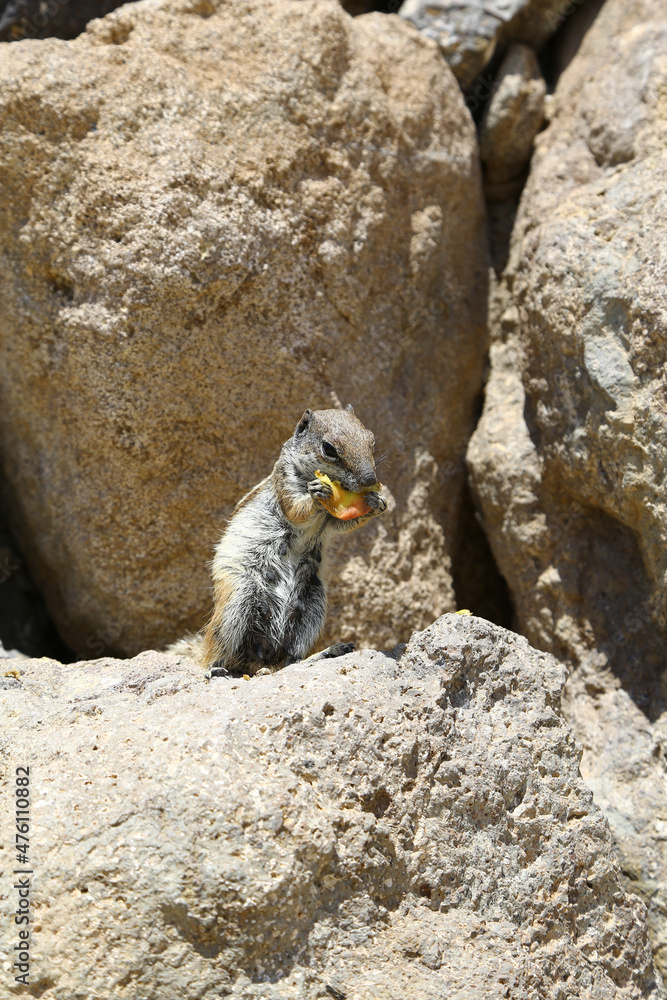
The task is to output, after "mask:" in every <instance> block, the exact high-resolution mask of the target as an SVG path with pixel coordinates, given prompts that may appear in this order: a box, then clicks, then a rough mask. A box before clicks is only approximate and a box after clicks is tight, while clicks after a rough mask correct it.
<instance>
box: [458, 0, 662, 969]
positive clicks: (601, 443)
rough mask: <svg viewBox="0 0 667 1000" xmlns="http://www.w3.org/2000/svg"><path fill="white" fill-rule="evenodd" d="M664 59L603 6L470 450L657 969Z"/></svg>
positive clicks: (537, 173)
mask: <svg viewBox="0 0 667 1000" xmlns="http://www.w3.org/2000/svg"><path fill="white" fill-rule="evenodd" d="M666 49H667V11H666V9H665V5H664V3H663V2H660V0H642V2H640V3H634V2H631V0H609V2H608V3H606V4H605V5H604V7H603V8H602V10H601V12H600V13H599V15H598V17H597V19H596V20H595V22H594V24H593V26H592V28H591V30H590V32H589V33H588V34H587V35H586V36H585V38H584V40H583V43H582V46H581V48H580V50H579V52H578V53H577V55H576V56H575V57H574V59H573V60H572V62H571V63H570V65H569V67H568V68H567V70H566V71H565V73H564V74H563V76H562V78H561V80H560V82H559V85H558V88H557V90H556V93H555V97H554V105H553V118H552V121H551V124H550V126H549V128H548V129H547V130H546V131H544V132H542V133H541V134H540V135H539V136H538V137H537V140H536V143H535V151H534V153H533V158H532V162H531V171H530V176H529V179H528V183H527V186H526V188H525V190H524V193H523V196H522V200H521V205H520V210H519V215H518V218H517V222H516V226H515V229H514V233H513V236H512V245H511V250H510V259H509V263H508V266H507V269H506V272H505V275H504V278H503V281H502V282H501V285H500V287H499V289H498V293H497V295H496V296H495V298H494V304H493V311H494V315H495V337H496V341H497V342H496V344H495V346H494V348H493V350H492V365H491V378H490V381H489V384H488V386H487V393H486V404H485V409H484V413H483V416H482V420H481V422H480V425H479V427H478V429H477V431H476V434H475V437H474V439H473V441H472V443H471V446H470V448H469V451H468V463H469V467H470V470H471V475H472V480H473V485H474V489H475V491H476V495H477V498H478V502H479V504H480V507H481V510H482V513H483V518H484V524H485V528H486V531H487V533H488V535H489V537H490V540H491V544H492V547H493V550H494V553H495V556H496V559H497V561H498V563H499V566H500V569H501V571H502V573H503V575H504V576H505V578H506V580H507V581H508V583H509V586H510V589H511V591H512V594H513V596H514V599H515V605H516V609H517V621H518V626H519V628H520V629H521V631H522V632H524V633H525V634H526V635H527V636H528V637H529V639H530V640H531V642H532V643H533V644H534V645H536V646H538V647H539V648H542V649H548V650H550V651H551V652H553V653H555V654H556V655H557V656H558V657H559V658H562V659H563V660H567V661H568V662H569V663H570V664H572V665H573V667H574V668H575V670H574V673H573V678H572V681H571V682H570V683H571V694H570V696H569V697H568V698H567V700H566V708H567V713H568V717H569V719H570V720H571V722H572V725H573V726H574V728H575V731H576V732H577V734H578V735H579V737H580V738H581V739H582V741H583V742H584V744H585V746H586V748H587V749H586V756H585V758H584V760H585V773H586V775H587V777H588V779H589V780H590V782H591V784H592V786H593V787H594V788H595V789H596V790H597V791H598V793H599V794H600V796H601V799H600V801H601V802H603V804H604V807H605V809H606V811H607V815H608V817H609V821H610V823H611V826H612V829H613V831H614V836H615V838H616V841H617V843H618V845H619V850H620V851H621V856H622V857H624V858H626V859H627V858H629V857H630V856H632V858H633V859H634V860H632V861H631V862H628V870H629V871H635V872H639V874H638V875H637V877H636V883H633V884H636V886H637V887H638V888H642V891H644V894H645V898H646V899H647V900H648V901H649V903H650V906H651V921H652V926H653V927H654V929H655V935H654V941H655V947H656V949H657V952H656V957H657V960H658V963H659V966H660V968H661V969H662V971H663V973H667V950H666V949H665V947H664V942H665V940H666V939H667V909H666V907H665V904H664V898H665V894H666V892H667V850H665V844H664V841H663V840H662V834H661V832H660V830H661V829H662V828H661V827H656V826H655V825H654V821H655V820H656V817H657V818H658V820H659V822H662V821H663V819H662V817H664V816H667V812H666V811H665V795H666V787H665V774H666V771H665V763H664V760H663V755H662V753H661V752H660V751H659V750H658V749H656V748H658V747H659V746H661V745H662V741H663V739H664V733H665V731H666V730H667V715H666V714H665V711H666V708H667V671H666V669H665V649H666V648H667V645H666V644H667V544H666V540H667V505H666V504H665V488H664V470H665V467H666V465H667V423H666V421H665V412H666V406H665V397H666V393H665V359H666V358H667V294H666V292H665V289H666V288H667V259H666V257H665V242H666V240H667V228H666V223H665V219H667V201H666V198H665V176H666V175H667V113H666V111H665V100H664V94H665V92H667V62H666V60H665V51H666ZM593 721H594V726H593V728H592V729H591V726H592V725H593ZM629 746H636V748H637V749H636V750H635V751H632V753H631V756H632V757H633V759H634V760H635V763H634V764H633V765H632V766H631V765H630V763H629V758H628V753H629V751H628V747H629ZM651 748H653V749H651ZM638 776H639V777H638ZM639 789H641V790H642V792H641V794H640V793H639ZM649 789H651V791H650V792H649ZM624 865H625V862H624Z"/></svg>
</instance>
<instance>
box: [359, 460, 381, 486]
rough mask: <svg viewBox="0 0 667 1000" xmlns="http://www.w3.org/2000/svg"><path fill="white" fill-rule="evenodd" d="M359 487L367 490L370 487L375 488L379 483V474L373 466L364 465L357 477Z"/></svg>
mask: <svg viewBox="0 0 667 1000" xmlns="http://www.w3.org/2000/svg"><path fill="white" fill-rule="evenodd" d="M357 479H358V480H359V486H360V487H361V489H362V490H365V489H366V488H367V487H368V486H373V485H374V484H375V483H376V482H377V474H376V472H375V469H374V468H373V466H372V465H368V464H367V465H362V467H361V468H360V470H359V475H358V476H357Z"/></svg>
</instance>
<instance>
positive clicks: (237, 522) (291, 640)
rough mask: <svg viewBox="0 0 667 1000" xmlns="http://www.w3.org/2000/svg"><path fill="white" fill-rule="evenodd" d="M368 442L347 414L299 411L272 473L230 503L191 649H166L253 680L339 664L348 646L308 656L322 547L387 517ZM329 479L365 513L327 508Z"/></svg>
mask: <svg viewBox="0 0 667 1000" xmlns="http://www.w3.org/2000/svg"><path fill="white" fill-rule="evenodd" d="M374 446H375V438H374V437H373V434H372V433H371V432H370V431H369V430H367V429H366V428H365V427H364V425H363V424H362V422H361V421H360V420H359V419H358V417H356V416H355V414H354V410H353V408H352V406H347V407H346V408H345V409H344V410H342V409H341V410H306V411H305V413H304V414H303V416H302V417H301V419H300V420H299V423H298V424H297V426H296V429H295V431H294V434H293V435H292V437H291V438H290V439H289V440H288V441H286V442H285V444H284V445H283V447H282V449H281V452H280V457H279V458H278V461H277V462H276V464H275V465H274V467H273V471H272V472H271V474H270V475H269V476H267V478H266V479H263V480H262V481H261V482H260V483H258V484H257V486H255V488H254V489H252V490H250V492H249V493H247V494H246V495H245V496H244V497H243V498H242V499H241V500H240V501H239V502H238V503H237V505H236V507H235V508H234V511H233V512H232V515H231V517H230V519H229V521H228V523H227V527H226V529H225V531H224V532H223V534H222V537H221V539H220V541H219V543H218V545H217V547H216V550H215V556H214V559H213V566H212V571H213V572H212V576H213V593H214V606H213V612H212V615H211V617H210V620H209V622H208V624H207V625H206V626H205V628H204V629H203V631H202V632H200V633H199V634H198V635H197V636H195V637H194V641H193V640H192V639H191V640H188V639H185V640H181V642H180V643H175V644H174V645H173V646H172V647H170V650H171V651H172V652H180V651H183V650H184V649H185V650H187V651H189V652H192V650H193V648H194V651H195V655H196V657H197V659H199V660H200V661H201V662H202V663H203V665H204V666H205V667H206V668H207V670H208V673H207V676H209V677H216V676H225V675H227V674H248V675H250V674H253V673H256V672H257V671H258V670H260V669H262V668H264V667H266V668H269V667H278V666H286V665H287V664H289V663H294V662H296V661H299V660H304V659H305V658H308V662H313V661H315V660H318V659H322V658H325V657H334V656H341V655H343V654H344V653H348V652H351V651H352V650H353V649H354V645H353V644H352V643H336V644H334V645H333V646H329V647H328V648H326V649H324V650H322V651H321V652H319V653H315V654H314V655H312V656H310V657H309V656H308V654H309V653H310V651H311V650H312V648H313V647H314V646H315V644H316V643H317V640H318V639H319V637H320V634H321V632H322V629H323V628H324V622H325V618H326V608H327V599H326V571H327V553H328V548H329V544H330V542H331V540H332V538H333V536H334V535H336V534H338V533H340V532H349V531H355V530H356V529H357V528H359V527H361V525H362V524H365V523H366V521H368V520H370V519H371V518H373V517H376V516H377V515H379V514H382V513H384V511H385V510H386V509H387V501H386V499H385V498H384V497H383V496H382V495H381V494H380V493H378V492H376V491H368V488H369V487H370V486H374V485H375V484H376V472H375V461H374V457H373V449H374ZM320 470H322V472H323V473H324V475H325V476H326V477H328V478H329V479H330V480H331V481H333V482H335V483H338V484H340V486H341V487H342V488H343V489H345V490H349V491H351V492H353V493H360V492H362V491H368V492H364V494H363V499H364V501H366V505H367V507H370V511H369V512H368V513H366V514H362V515H361V516H358V517H356V518H354V519H351V520H340V519H339V518H336V517H334V516H333V515H332V514H331V513H329V511H328V510H327V509H326V507H325V506H324V503H325V502H326V501H327V500H330V498H331V497H332V495H333V489H332V487H331V485H330V484H329V482H326V481H323V480H322V479H321V478H318V476H317V475H316V473H317V474H318V475H322V473H320Z"/></svg>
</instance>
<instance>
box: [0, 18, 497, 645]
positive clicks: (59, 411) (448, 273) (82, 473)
mask: <svg viewBox="0 0 667 1000" xmlns="http://www.w3.org/2000/svg"><path fill="white" fill-rule="evenodd" d="M0 53H1V55H0V184H1V189H2V191H3V197H2V200H1V201H0V263H1V267H0V282H1V286H2V297H3V308H2V313H1V315H0V394H1V396H2V407H1V408H0V452H1V454H2V462H3V466H4V473H5V476H6V480H7V484H8V485H7V494H8V496H7V506H8V509H9V512H10V514H11V524H12V528H13V531H14V533H15V536H16V538H17V540H18V542H19V544H20V547H21V550H22V552H23V553H24V555H25V558H26V560H27V563H28V566H29V569H30V571H31V574H32V576H33V578H34V579H35V581H36V582H37V583H38V584H39V586H40V587H41V588H42V589H43V591H44V593H45V594H46V598H47V602H48V606H49V609H50V611H51V614H52V615H53V618H54V620H55V621H56V623H57V625H58V627H59V629H60V631H61V633H62V635H63V637H64V638H65V639H66V641H67V642H68V643H69V645H70V646H71V647H72V648H74V649H75V650H76V651H77V652H78V653H79V654H82V655H84V656H88V657H90V656H91V654H95V653H97V654H98V655H99V652H100V644H101V645H102V646H103V647H104V650H105V651H106V652H107V653H111V652H120V653H123V654H129V653H136V652H138V651H139V650H141V649H145V648H151V647H159V646H161V645H163V644H165V643H166V642H168V641H170V640H172V639H174V638H177V637H178V636H179V635H180V634H182V632H183V631H184V630H185V629H187V628H197V627H199V626H200V625H201V623H202V621H203V619H204V617H205V616H206V614H207V613H208V610H209V601H210V597H209V571H208V567H207V564H208V561H209V559H210V557H211V555H212V549H213V546H214V544H215V542H216V540H217V538H218V537H219V533H220V531H221V529H222V527H223V525H224V519H225V517H226V516H228V514H229V513H230V512H231V510H232V508H233V505H234V504H235V503H236V501H237V500H238V499H239V498H240V497H241V496H243V494H244V493H245V492H246V491H247V490H248V489H249V488H251V487H252V486H254V485H255V484H256V483H257V482H259V480H260V479H262V478H263V477H264V476H265V475H267V473H268V472H269V471H270V469H271V467H272V465H273V462H274V461H275V460H276V458H277V456H278V452H279V449H280V446H281V445H282V443H283V442H284V441H285V440H286V439H287V438H288V437H289V436H290V435H291V433H292V432H293V430H294V427H295V425H296V422H297V421H298V419H299V418H300V416H301V414H302V413H303V410H304V409H305V408H306V406H310V407H313V408H319V407H326V406H331V403H332V398H333V397H332V394H337V396H338V398H339V399H340V401H341V402H342V404H343V405H345V404H347V403H348V402H351V403H353V404H354V406H355V408H356V412H357V414H358V415H359V416H360V417H361V418H362V420H363V421H364V422H365V423H366V425H367V426H369V427H370V428H371V429H372V430H373V431H374V433H375V435H376V438H377V441H378V452H384V451H387V452H388V453H389V458H390V463H389V464H387V465H386V466H385V467H383V466H380V467H379V473H380V478H381V479H382V480H384V481H385V483H386V484H387V487H388V492H389V494H390V499H391V504H390V510H389V511H388V513H387V515H385V517H384V518H383V519H382V523H381V524H378V525H373V526H371V527H368V528H366V529H364V530H363V531H361V532H359V534H358V536H355V537H354V538H353V539H351V540H350V541H349V543H347V542H346V543H345V544H341V545H340V546H339V553H340V555H339V559H338V562H337V564H336V567H335V570H334V574H333V575H334V580H335V583H334V589H333V594H332V619H333V620H334V621H335V625H336V634H337V636H338V637H339V638H345V639H351V640H353V641H357V642H364V643H366V644H373V645H383V646H389V647H390V646H392V645H393V644H394V642H395V641H396V640H397V639H399V638H403V639H404V638H406V637H407V636H408V635H409V634H410V631H411V629H412V628H413V627H414V626H415V625H417V626H420V625H424V624H426V623H428V622H429V621H430V620H432V619H433V617H434V616H436V615H438V614H440V613H442V611H444V610H447V609H448V608H453V607H454V596H453V592H452V586H451V576H450V571H449V552H450V542H451V538H452V535H453V533H454V530H455V522H456V514H457V506H458V502H459V496H460V492H461V484H462V481H463V460H462V459H463V450H464V449H462V448H461V442H462V441H463V442H466V441H467V438H468V437H469V434H470V432H471V431H472V428H473V426H474V416H475V407H476V396H477V395H478V393H479V391H480V387H481V379H482V367H483V363H484V354H485V349H486V348H485V345H486V324H485V310H486V302H485V300H486V248H485V219H484V208H483V198H482V194H481V184H480V172H479V164H478V159H477V149H476V140H475V132H474V127H473V124H472V122H471V120H470V116H469V113H468V112H467V110H466V108H465V105H464V103H463V99H462V97H461V94H460V90H459V87H458V86H457V84H456V81H455V79H454V77H453V76H452V74H451V72H450V71H449V69H448V68H447V66H446V65H444V63H443V60H442V58H441V56H440V53H439V51H438V49H437V46H436V45H435V44H434V43H433V42H432V41H430V40H429V39H427V38H424V37H423V36H422V35H420V34H419V32H417V31H416V30H415V29H414V28H413V27H412V26H411V25H409V24H408V23H407V22H405V21H404V20H403V19H401V18H398V17H395V16H394V17H387V16H385V15H380V14H371V15H368V16H366V17H361V18H357V19H352V18H351V17H350V16H349V15H348V14H346V13H345V12H344V11H343V10H342V8H341V7H340V6H339V5H338V4H336V3H334V2H333V0H305V2H298V0H284V2H282V0H281V3H271V2H268V0H231V2H225V3H223V2H219V3H218V2H214V0H165V2H148V0H147V2H144V3H138V4H128V5H126V6H124V7H123V8H122V9H119V10H117V11H116V12H114V13H113V14H111V15H109V16H108V17H107V18H104V19H102V20H98V21H95V22H93V23H92V24H91V25H89V27H88V30H87V31H86V33H85V34H83V35H81V36H80V37H78V38H76V39H75V40H73V41H70V42H63V41H57V40H53V39H48V40H46V41H41V42H36V41H22V42H16V43H12V44H11V45H6V46H5V47H3V48H1V49H0ZM452 466H453V467H454V471H453V472H451V473H450V472H449V471H447V473H446V474H445V475H444V476H443V475H441V469H442V468H445V469H447V470H449V469H450V467H452Z"/></svg>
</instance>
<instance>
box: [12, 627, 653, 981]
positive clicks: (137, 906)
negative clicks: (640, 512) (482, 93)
mask: <svg viewBox="0 0 667 1000" xmlns="http://www.w3.org/2000/svg"><path fill="white" fill-rule="evenodd" d="M564 677H565V671H564V669H563V667H562V666H561V665H559V664H558V663H556V661H555V660H554V659H552V658H551V657H550V656H549V655H547V654H543V653H538V652H536V651H535V650H533V649H531V648H530V647H529V645H528V643H527V642H526V640H525V639H523V638H522V637H519V636H517V635H515V634H513V633H510V632H506V631H504V630H503V629H500V628H498V627H496V626H493V625H491V624H489V623H488V622H485V621H483V620H481V619H475V618H472V617H459V616H455V615H450V616H445V617H444V618H442V619H441V620H440V621H438V622H436V623H435V624H434V625H432V626H431V627H430V628H428V629H427V630H426V631H424V632H421V633H416V634H415V635H413V637H412V639H411V640H410V642H409V644H408V645H407V648H404V647H399V648H397V650H395V652H394V654H392V655H391V656H388V655H384V654H381V653H377V652H374V651H370V650H367V651H363V652H361V653H354V654H350V655H348V656H346V657H343V658H341V659H339V660H332V661H325V662H321V663H318V664H317V669H314V668H313V667H311V668H308V667H306V666H304V665H301V664H294V665H292V666H290V667H288V668H286V669H284V670H282V671H280V672H278V673H276V674H274V675H272V676H265V677H257V678H253V679H252V680H249V681H227V680H222V681H217V682H214V683H213V684H212V685H211V686H210V687H209V686H208V685H207V684H206V683H205V682H204V680H203V678H202V676H201V674H200V673H199V672H197V671H196V670H195V669H194V665H193V664H192V663H190V662H188V661H186V660H183V661H179V660H178V659H175V658H173V657H169V656H167V655H165V654H156V653H144V654H141V655H140V656H138V657H137V658H136V659H134V660H131V661H118V660H109V659H106V660H98V661H96V662H93V663H82V664H79V665H77V666H76V667H72V668H66V667H63V666H61V665H60V664H57V663H55V662H49V661H39V662H38V663H37V662H32V661H28V662H26V663H25V664H22V665H21V679H20V684H19V683H18V682H16V681H14V683H13V684H11V685H9V686H7V687H6V689H5V690H3V691H2V692H0V699H1V702H0V704H1V707H0V712H1V713H2V718H3V720H4V724H3V737H4V740H5V741H6V743H7V751H8V752H10V759H11V761H12V769H11V777H10V778H9V785H10V789H9V792H10V794H11V793H12V792H13V784H14V773H15V772H14V767H15V766H17V765H18V766H22V765H23V764H28V763H29V765H30V767H31V775H34V777H33V778H32V780H33V782H34V798H33V800H32V824H33V829H34V830H35V831H38V833H37V836H38V838H39V840H38V843H39V881H38V882H37V881H36V882H35V886H34V894H33V897H32V902H33V904H34V920H35V923H34V924H33V925H32V931H33V942H34V943H35V946H36V947H38V948H39V951H38V953H37V954H38V956H39V958H38V960H36V961H35V962H34V969H33V974H34V978H33V979H32V980H31V984H32V988H33V990H34V991H36V992H40V995H41V996H42V998H43V1000H63V998H67V1000H76V998H79V997H81V998H84V997H86V998H87V997H89V996H92V995H95V993H97V994H98V995H100V996H105V997H107V996H109V997H111V996H120V995H122V993H123V992H125V991H126V990H127V988H128V984H131V992H132V996H133V997H134V998H137V1000H139V998H141V1000H163V998H164V997H172V996H184V995H187V996H197V997H200V998H202V1000H208V998H211V1000H212V998H214V997H215V998H217V997H220V996H228V997H237V998H239V1000H240V998H244V1000H250V998H253V997H255V998H257V1000H278V998H279V997H280V998H294V1000H296V998H300V1000H315V998H322V997H325V996H328V995H329V993H328V992H327V991H326V987H327V986H330V987H331V988H333V989H334V990H338V991H340V992H341V993H342V994H345V995H347V996H348V997H354V998H355V1000H378V998H379V997H387V998H389V1000H392V998H393V1000H399V998H404V997H406V996H411V997H415V998H416V1000H431V998H433V997H443V996H449V997H454V996H461V997H464V996H465V997H472V996H475V997H481V996H483V997H485V998H487V997H488V998H489V1000H491V998H498V1000H500V998H501V997H507V996H509V995H512V996H517V997H522V998H526V1000H537V998H545V1000H557V998H564V997H581V998H583V997H587V998H589V1000H598V998H600V1000H602V998H605V1000H606V998H611V997H619V998H620V997H624V998H628V1000H630V998H640V997H642V998H656V1000H657V997H658V995H659V994H658V992H657V989H656V986H655V983H654V973H653V970H652V965H651V955H650V948H649V946H648V942H647V932H646V923H645V912H646V911H645V907H644V904H643V903H642V902H641V901H640V900H639V899H638V898H637V896H635V895H633V894H630V893H628V892H626V891H625V890H624V889H623V888H622V887H621V885H620V882H619V870H618V865H617V862H616V860H615V859H614V856H613V852H612V847H611V841H610V836H609V832H608V828H607V825H606V822H605V820H604V818H603V816H602V814H601V812H600V811H599V810H598V808H597V807H596V806H595V804H594V803H593V801H592V796H591V793H590V792H589V790H588V789H587V788H586V787H585V785H584V784H583V782H582V780H581V777H580V775H579V755H580V750H579V747H578V745H577V743H576V741H575V740H574V739H573V737H572V735H571V733H570V731H569V730H568V728H567V726H566V725H565V724H564V722H563V719H562V717H561V714H560V709H559V694H560V689H561V686H562V683H563V680H564ZM5 780H7V778H5ZM2 823H3V824H5V826H6V827H7V830H9V826H8V825H9V824H11V816H10V814H9V811H8V810H7V809H5V810H3V811H2ZM8 836H9V834H7V837H4V838H3V842H5V843H7V840H8ZM15 905H16V897H15V895H14V892H13V890H12V889H9V890H8V891H7V893H6V895H5V897H4V899H3V901H2V907H3V908H4V910H5V911H7V912H6V913H4V914H3V916H4V919H3V920H2V922H1V924H0V926H1V931H0V933H1V934H2V936H3V937H2V945H3V948H2V950H3V952H4V954H5V955H7V954H9V952H10V949H11V948H12V946H13V944H14V935H13V924H12V922H11V921H10V919H9V911H13V909H14V908H15ZM11 995H14V993H13V992H11Z"/></svg>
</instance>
